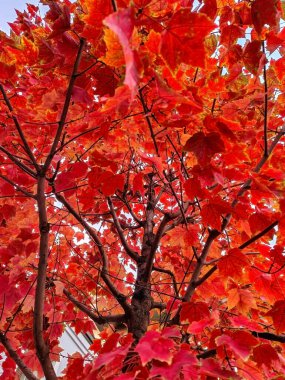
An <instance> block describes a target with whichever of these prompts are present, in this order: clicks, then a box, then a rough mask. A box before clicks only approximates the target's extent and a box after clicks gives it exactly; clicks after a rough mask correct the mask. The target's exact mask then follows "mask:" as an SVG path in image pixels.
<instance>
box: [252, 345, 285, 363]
mask: <svg viewBox="0 0 285 380" xmlns="http://www.w3.org/2000/svg"><path fill="white" fill-rule="evenodd" d="M253 360H254V361H255V362H256V363H257V364H258V366H262V365H263V364H265V365H266V366H267V367H269V368H270V367H273V366H274V362H275V361H276V362H278V361H279V356H278V354H277V352H276V350H275V349H274V348H273V347H272V346H271V345H270V344H268V343H265V344H261V345H260V346H257V347H255V348H254V349H253Z"/></svg>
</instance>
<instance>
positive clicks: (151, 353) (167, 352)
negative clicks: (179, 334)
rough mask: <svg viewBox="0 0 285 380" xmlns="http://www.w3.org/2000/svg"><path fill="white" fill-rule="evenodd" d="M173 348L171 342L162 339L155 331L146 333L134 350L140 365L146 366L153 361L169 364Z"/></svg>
mask: <svg viewBox="0 0 285 380" xmlns="http://www.w3.org/2000/svg"><path fill="white" fill-rule="evenodd" d="M173 347H174V342H173V340H171V339H167V338H165V337H163V335H162V334H160V333H159V332H157V331H148V332H147V333H146V334H145V335H144V336H143V337H142V338H141V340H140V341H139V343H138V345H137V346H136V348H135V350H136V351H137V352H138V353H139V355H140V358H141V361H142V365H146V364H147V363H148V362H150V361H151V360H153V359H155V360H159V361H161V362H166V363H168V364H171V361H172V356H173V354H172V352H171V349H172V348H173Z"/></svg>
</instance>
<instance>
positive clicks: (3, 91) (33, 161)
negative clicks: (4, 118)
mask: <svg viewBox="0 0 285 380" xmlns="http://www.w3.org/2000/svg"><path fill="white" fill-rule="evenodd" d="M0 91H1V93H2V95H3V98H4V101H5V103H6V105H7V107H8V109H9V111H10V112H11V113H13V107H12V104H11V102H10V99H9V98H8V96H7V94H6V91H5V90H4V87H3V86H2V84H0ZM12 119H13V122H14V124H15V127H16V129H17V131H18V134H19V136H20V138H21V140H22V142H23V144H24V149H25V152H26V153H27V155H28V157H29V158H30V160H31V161H32V163H33V165H34V167H35V169H36V170H37V171H39V165H38V164H37V161H36V159H35V156H34V154H33V152H32V151H31V149H30V147H29V144H28V142H27V139H26V137H25V135H24V132H23V131H22V128H21V126H20V123H19V121H18V118H17V116H15V115H13V114H12Z"/></svg>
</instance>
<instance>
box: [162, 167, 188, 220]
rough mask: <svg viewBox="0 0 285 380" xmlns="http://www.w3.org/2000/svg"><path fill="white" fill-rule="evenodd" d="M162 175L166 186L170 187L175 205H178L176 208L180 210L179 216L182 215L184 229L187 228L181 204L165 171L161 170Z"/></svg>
mask: <svg viewBox="0 0 285 380" xmlns="http://www.w3.org/2000/svg"><path fill="white" fill-rule="evenodd" d="M163 174H164V177H165V179H166V180H167V182H168V185H169V187H170V190H171V192H172V195H173V196H174V198H175V200H176V202H177V204H178V207H179V209H180V211H181V215H182V217H183V220H184V223H185V226H186V228H187V219H186V216H185V212H184V210H183V206H182V205H181V203H180V201H179V199H178V197H177V194H176V192H175V191H174V189H173V186H172V184H171V182H170V181H169V179H168V177H167V175H166V172H165V170H163Z"/></svg>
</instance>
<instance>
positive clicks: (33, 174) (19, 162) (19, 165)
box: [0, 146, 37, 178]
mask: <svg viewBox="0 0 285 380" xmlns="http://www.w3.org/2000/svg"><path fill="white" fill-rule="evenodd" d="M0 151H2V152H3V153H5V154H6V155H7V156H8V157H9V158H10V160H11V161H12V162H14V164H16V165H17V166H18V167H19V168H20V169H22V170H23V171H24V172H26V173H27V174H29V175H30V176H31V177H33V178H36V176H37V174H36V173H35V172H34V171H33V170H32V169H30V168H29V167H28V166H27V165H25V164H23V163H22V162H21V161H20V160H18V159H17V158H16V157H15V156H14V155H13V154H11V153H10V152H9V151H8V150H7V149H5V148H4V147H3V146H0Z"/></svg>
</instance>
